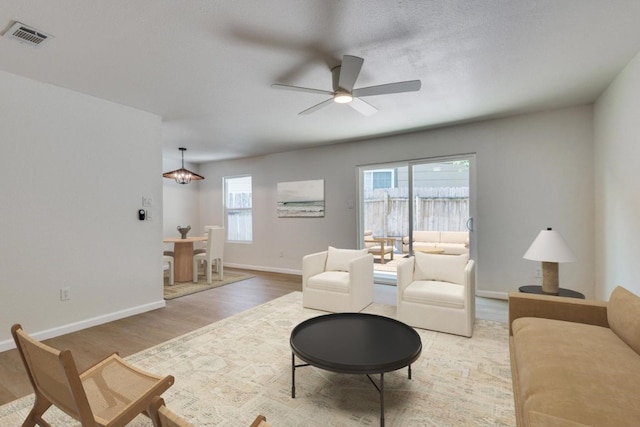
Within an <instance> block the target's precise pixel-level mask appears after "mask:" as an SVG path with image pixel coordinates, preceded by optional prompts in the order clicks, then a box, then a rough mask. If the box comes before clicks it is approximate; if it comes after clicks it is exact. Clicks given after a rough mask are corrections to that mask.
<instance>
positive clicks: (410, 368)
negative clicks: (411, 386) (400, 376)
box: [409, 365, 411, 379]
mask: <svg viewBox="0 0 640 427" xmlns="http://www.w3.org/2000/svg"><path fill="white" fill-rule="evenodd" d="M409 379H411V365H409Z"/></svg>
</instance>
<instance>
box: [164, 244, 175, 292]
mask: <svg viewBox="0 0 640 427" xmlns="http://www.w3.org/2000/svg"><path fill="white" fill-rule="evenodd" d="M162 262H163V263H167V264H169V284H170V285H173V284H174V283H175V281H174V276H173V252H172V253H171V255H167V253H166V252H165V254H164V255H162Z"/></svg>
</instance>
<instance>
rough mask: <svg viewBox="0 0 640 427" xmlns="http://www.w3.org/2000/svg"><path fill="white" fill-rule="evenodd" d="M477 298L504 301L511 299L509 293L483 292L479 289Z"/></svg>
mask: <svg viewBox="0 0 640 427" xmlns="http://www.w3.org/2000/svg"><path fill="white" fill-rule="evenodd" d="M476 296H478V297H483V298H493V299H502V300H505V301H506V300H508V299H509V293H508V292H496V291H482V290H479V289H476Z"/></svg>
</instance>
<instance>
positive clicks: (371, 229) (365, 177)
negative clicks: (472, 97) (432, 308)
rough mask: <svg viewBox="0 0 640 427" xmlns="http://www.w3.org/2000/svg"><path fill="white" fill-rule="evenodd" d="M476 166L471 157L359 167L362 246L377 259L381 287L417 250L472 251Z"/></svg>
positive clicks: (449, 252)
mask: <svg viewBox="0 0 640 427" xmlns="http://www.w3.org/2000/svg"><path fill="white" fill-rule="evenodd" d="M474 162H475V156H474V155H472V154H470V155H461V156H454V157H439V158H432V159H419V160H410V161H404V162H394V163H383V164H374V165H366V166H360V167H359V204H358V206H359V215H358V221H359V224H358V229H359V232H360V236H361V242H360V247H362V248H364V247H369V248H370V252H371V253H372V254H373V255H374V276H375V280H376V283H389V284H395V282H396V266H397V264H398V262H399V261H400V260H401V259H402V258H404V257H406V256H410V255H412V254H413V253H414V251H416V250H420V251H430V250H431V249H428V248H433V251H435V252H436V253H443V254H452V255H453V254H460V253H465V252H470V251H471V250H472V248H473V247H474V246H475V242H474V241H473V239H472V234H473V233H472V231H473V212H474V211H475V209H474V196H473V191H472V188H473V179H472V177H473V168H474ZM441 236H444V237H441ZM449 243H451V244H449ZM381 245H382V246H384V250H383V249H382V248H381V247H380V246H381ZM389 247H391V248H392V249H391V250H390V249H389ZM436 247H437V249H436Z"/></svg>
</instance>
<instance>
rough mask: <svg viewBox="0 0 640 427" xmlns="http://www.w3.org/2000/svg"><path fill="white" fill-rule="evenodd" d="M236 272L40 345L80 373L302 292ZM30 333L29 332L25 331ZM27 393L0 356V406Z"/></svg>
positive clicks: (15, 362) (295, 280)
mask: <svg viewBox="0 0 640 427" xmlns="http://www.w3.org/2000/svg"><path fill="white" fill-rule="evenodd" d="M225 270H227V271H230V272H232V271H241V272H245V273H249V274H253V275H255V277H253V278H251V279H248V280H243V281H241V282H236V283H233V284H231V285H227V286H222V287H219V288H215V289H212V290H210V291H206V292H201V293H198V294H194V295H188V296H185V297H182V298H178V299H175V300H170V301H167V304H166V307H164V308H161V309H158V310H153V311H150V312H147V313H142V314H138V315H136V316H131V317H128V318H126V319H121V320H117V321H114V322H110V323H107V324H104V325H99V326H95V327H92V328H87V329H84V330H82V331H78V332H74V333H70V334H67V335H63V336H60V337H56V338H52V339H50V340H46V341H45V342H46V343H47V344H49V345H51V346H53V347H56V348H60V349H63V348H66V349H69V350H71V352H72V353H73V355H74V358H75V359H76V363H77V364H78V367H79V368H80V369H81V370H83V369H85V368H86V367H88V366H90V365H91V364H93V363H95V362H96V361H97V360H99V359H101V358H102V357H104V356H106V355H108V354H110V353H112V352H114V351H117V352H118V353H119V354H120V355H121V356H123V357H124V356H128V355H131V354H134V353H137V352H139V351H142V350H144V349H146V348H149V347H152V346H154V345H156V344H159V343H161V342H164V341H167V340H169V339H171V338H174V337H177V336H180V335H182V334H185V333H187V332H190V331H193V330H195V329H198V328H200V327H202V326H205V325H208V324H209V323H212V322H215V321H218V320H220V319H224V318H226V317H229V316H232V315H233V314H236V313H239V312H241V311H244V310H247V309H249V308H252V307H255V306H258V305H260V304H263V303H265V302H267V301H270V300H272V299H275V298H278V297H280V296H282V295H286V294H288V293H290V292H293V291H301V290H302V282H301V277H300V276H297V275H289V274H279V273H268V272H260V271H243V270H234V269H231V268H229V269H226V268H225ZM395 292H396V288H395V286H389V285H377V284H376V285H375V302H379V303H382V304H393V305H395V299H396V296H395V295H396V294H395ZM506 304H507V303H506V301H497V300H487V299H485V298H478V299H477V306H476V314H477V317H478V318H481V319H488V320H497V321H502V322H506V318H507V308H506V307H507V306H506ZM27 332H29V331H27ZM30 393H32V389H31V385H30V384H29V380H28V378H27V375H26V373H25V371H24V368H23V366H22V362H21V361H20V356H19V354H18V352H17V351H16V350H9V351H5V352H3V353H0V405H1V404H4V403H7V402H10V401H12V400H15V399H18V398H20V397H23V396H26V395H27V394H30Z"/></svg>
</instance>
